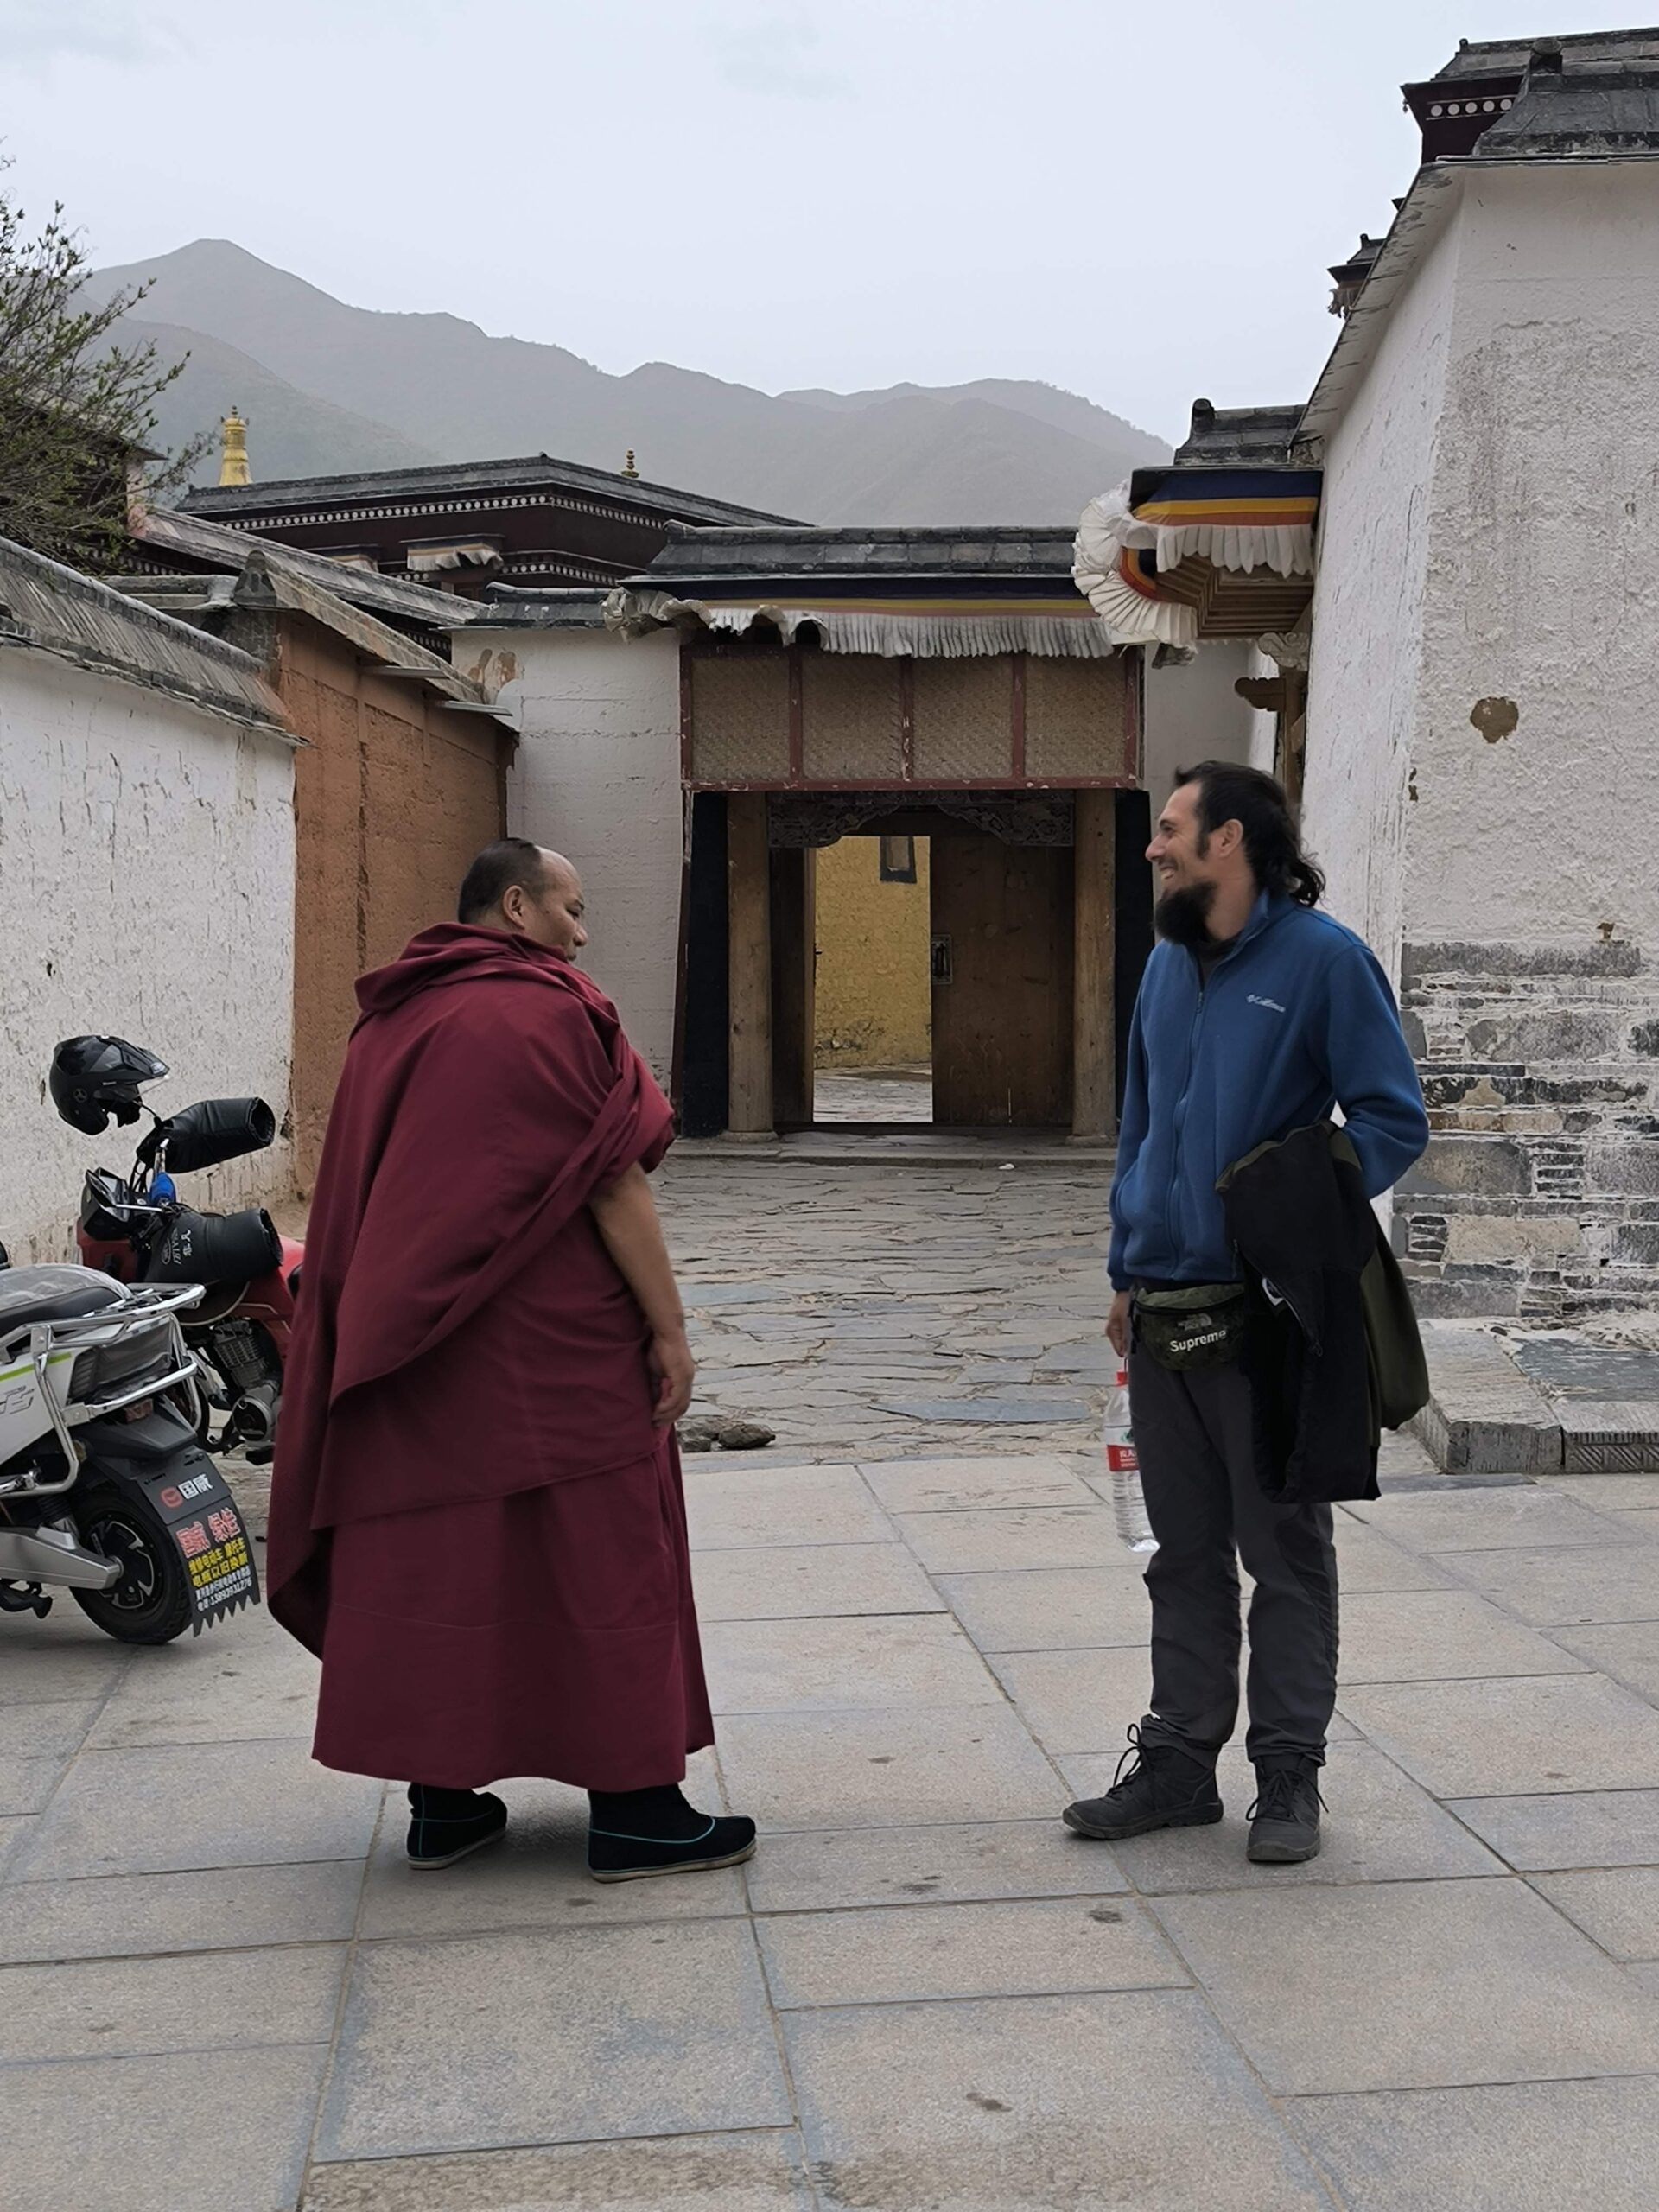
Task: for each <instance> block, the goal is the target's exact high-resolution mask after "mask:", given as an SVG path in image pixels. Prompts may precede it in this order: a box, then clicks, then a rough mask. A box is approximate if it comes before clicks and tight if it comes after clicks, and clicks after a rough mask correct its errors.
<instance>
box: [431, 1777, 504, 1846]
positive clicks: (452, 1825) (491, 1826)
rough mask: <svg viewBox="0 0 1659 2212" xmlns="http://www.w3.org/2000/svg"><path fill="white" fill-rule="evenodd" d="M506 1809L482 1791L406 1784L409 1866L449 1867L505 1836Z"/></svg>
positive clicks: (497, 1800) (485, 1791)
mask: <svg viewBox="0 0 1659 2212" xmlns="http://www.w3.org/2000/svg"><path fill="white" fill-rule="evenodd" d="M506 1827H507V1808H506V1807H505V1805H504V1804H503V1803H502V1802H501V1800H500V1799H499V1797H492V1796H490V1795H489V1793H488V1791H487V1790H482V1789H434V1788H433V1786H432V1784H431V1783H429V1782H411V1783H410V1785H409V1863H410V1866H454V1863H455V1861H456V1859H465V1858H466V1857H467V1854H468V1853H469V1852H474V1851H482V1849H483V1848H484V1847H485V1845H486V1843H493V1842H494V1841H495V1840H496V1838H497V1837H498V1836H500V1835H504V1834H505V1833H506Z"/></svg>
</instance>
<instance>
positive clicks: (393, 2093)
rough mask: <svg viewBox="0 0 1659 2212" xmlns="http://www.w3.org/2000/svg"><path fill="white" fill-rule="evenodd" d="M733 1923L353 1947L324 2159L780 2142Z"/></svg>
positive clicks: (740, 1930)
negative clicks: (737, 2135)
mask: <svg viewBox="0 0 1659 2212" xmlns="http://www.w3.org/2000/svg"><path fill="white" fill-rule="evenodd" d="M792 2118H793V2115H792V2113H791V2111H790V2104H789V2093H788V2090H787V2088H786V2087H785V2082H784V2077H783V2074H782V2070H781V2069H780V2067H779V2061H778V2052H777V2046H776V2044H775V2042H774V2039H773V2035H772V2024H771V2021H770V2018H769V2017H768V2013H767V2008H766V1991H765V1987H764V1985H763V1983H762V1980H761V1975H760V1964H759V1961H758V1960H757V1958H756V1956H755V1952H754V1942H753V1936H752V1935H751V1934H750V1932H749V1929H748V1928H747V1926H746V1925H744V1924H743V1923H741V1922H739V1921H724V1920H703V1921H690V1922H686V1923H683V1924H680V1925H677V1926H654V1925H653V1926H645V1927H639V1928H600V1929H581V1930H575V1929H559V1930H558V1931H557V1932H556V1933H546V1934H543V1933H531V1934H526V1933H518V1934H514V1935H510V1936H470V1937H469V1936H458V1937H455V1938H454V1939H453V1940H451V1941H449V1942H443V1943H405V1942H391V1943H368V1944H364V1945H362V1946H360V1947H359V1950H358V1953H357V1958H356V1963H355V1965H354V1967H353V1974H352V1980H351V1986H350V1988H349V1990H348V1992H347V1994H346V2010H345V2015H344V2018H343V2022H342V2025H341V2030H340V2044H339V2050H338V2053H337V2056H336V2059H335V2063H334V2074H333V2078H332V2081H331V2082H330V2086H329V2090H328V2095H327V2102H326V2104H325V2107H324V2113H323V2120H322V2125H321V2133H320V2135H319V2139H318V2155H319V2156H320V2157H321V2158H325V2159H330V2160H335V2159H347V2158H388V2157H397V2156H399V2155H403V2156H410V2155H412V2154H414V2153H416V2152H425V2151H461V2150H492V2149H507V2148H511V2147H515V2146H524V2145H533V2144H540V2143H560V2142H564V2143H571V2142H591V2141H594V2140H602V2139H605V2138H607V2137H613V2136H642V2135H675V2134H682V2133H703V2132H708V2131H710V2130H714V2129H729V2128H743V2127H783V2126H788V2125H789V2124H790V2122H791V2120H792Z"/></svg>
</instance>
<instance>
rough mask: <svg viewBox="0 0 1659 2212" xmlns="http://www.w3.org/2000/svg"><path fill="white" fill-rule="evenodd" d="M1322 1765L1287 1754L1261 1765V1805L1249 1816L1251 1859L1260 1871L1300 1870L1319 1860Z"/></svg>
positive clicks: (1262, 1761)
mask: <svg viewBox="0 0 1659 2212" xmlns="http://www.w3.org/2000/svg"><path fill="white" fill-rule="evenodd" d="M1324 1802H1325V1800H1324V1799H1323V1798H1322V1797H1321V1796H1320V1795H1319V1761H1318V1760H1317V1759H1314V1758H1308V1757H1306V1754H1305V1753H1298V1752H1294V1751H1293V1752H1287V1753H1282V1754H1281V1755H1279V1756H1278V1757H1276V1758H1265V1759H1257V1761H1256V1762H1255V1804H1253V1805H1252V1806H1251V1808H1250V1809H1249V1812H1248V1813H1247V1814H1246V1815H1245V1816H1244V1817H1245V1818H1246V1820H1248V1821H1249V1824H1250V1840H1249V1844H1248V1845H1247V1846H1246V1851H1245V1855H1246V1856H1247V1857H1248V1858H1249V1859H1254V1860H1255V1864H1256V1865H1257V1866H1300V1865H1301V1863H1302V1861H1303V1860H1304V1859H1317V1858H1318V1857H1319V1808H1320V1807H1321V1806H1322V1805H1323V1804H1324Z"/></svg>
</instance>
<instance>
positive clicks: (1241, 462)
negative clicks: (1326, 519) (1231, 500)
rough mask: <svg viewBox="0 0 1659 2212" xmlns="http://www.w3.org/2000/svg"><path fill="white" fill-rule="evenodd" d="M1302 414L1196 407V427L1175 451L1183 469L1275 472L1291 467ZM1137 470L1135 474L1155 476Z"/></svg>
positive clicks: (1295, 409)
mask: <svg viewBox="0 0 1659 2212" xmlns="http://www.w3.org/2000/svg"><path fill="white" fill-rule="evenodd" d="M1301 415H1302V410H1301V409H1300V406H1297V407H1212V406H1211V404H1210V402H1209V401H1208V400H1207V399H1195V400H1194V401H1193V403H1192V428H1191V429H1190V430H1189V431H1188V432H1187V434H1186V437H1185V441H1184V442H1182V443H1181V444H1180V445H1179V446H1177V447H1176V448H1175V463H1176V466H1177V467H1192V466H1194V465H1196V466H1198V467H1207V468H1274V467H1285V468H1288V467H1289V466H1290V442H1291V439H1292V438H1293V437H1294V435H1295V431H1296V425H1297V423H1299V422H1300V420H1301ZM1157 473H1158V472H1157V471H1156V470H1155V469H1154V470H1146V471H1142V470H1140V469H1137V470H1136V471H1135V474H1136V475H1137V476H1140V475H1141V474H1147V475H1155V474H1157Z"/></svg>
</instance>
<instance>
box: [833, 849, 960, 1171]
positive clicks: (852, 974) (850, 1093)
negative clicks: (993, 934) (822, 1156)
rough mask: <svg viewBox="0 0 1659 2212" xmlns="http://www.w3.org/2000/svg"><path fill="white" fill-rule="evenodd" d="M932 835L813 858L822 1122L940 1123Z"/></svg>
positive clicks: (900, 1125) (901, 1125) (889, 1125)
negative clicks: (936, 1108)
mask: <svg viewBox="0 0 1659 2212" xmlns="http://www.w3.org/2000/svg"><path fill="white" fill-rule="evenodd" d="M814 875H815V878H816V880H815V884H814V898H813V929H812V938H813V955H814V965H815V968H816V971H817V973H816V979H815V988H814V991H813V1070H814V1080H813V1098H812V1118H813V1120H814V1121H815V1122H831V1123H836V1124H843V1123H846V1122H861V1123H864V1124H865V1125H867V1126H868V1125H870V1124H875V1125H877V1126H880V1127H884V1128H911V1127H914V1126H916V1125H918V1124H921V1125H924V1126H925V1125H928V1124H931V1122H932V1119H933V1010H932V977H931V949H930V935H931V932H930V918H929V903H928V902H929V886H930V880H931V839H930V838H928V837H926V836H911V835H908V834H906V835H898V836H887V835H880V836H878V835H870V836H849V837H842V838H840V839H838V840H837V842H836V843H835V844H833V845H826V846H825V847H823V849H822V850H820V851H819V852H818V853H817V855H816V856H815V868H814Z"/></svg>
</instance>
